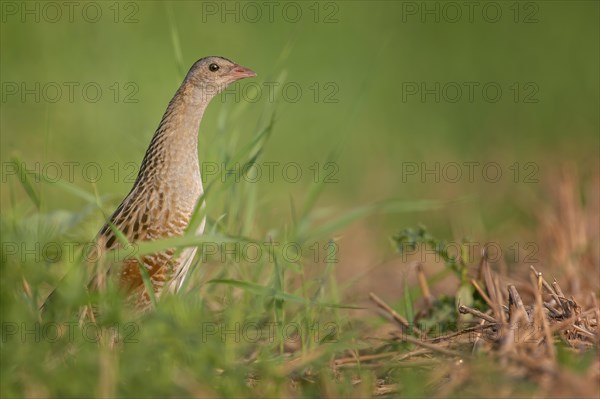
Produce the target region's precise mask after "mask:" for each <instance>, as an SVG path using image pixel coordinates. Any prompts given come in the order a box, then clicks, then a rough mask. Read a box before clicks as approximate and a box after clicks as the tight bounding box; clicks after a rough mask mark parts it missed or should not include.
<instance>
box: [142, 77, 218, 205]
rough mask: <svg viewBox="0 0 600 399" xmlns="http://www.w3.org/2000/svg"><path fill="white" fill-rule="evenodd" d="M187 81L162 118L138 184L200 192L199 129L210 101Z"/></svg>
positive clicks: (143, 163) (144, 161) (147, 152)
mask: <svg viewBox="0 0 600 399" xmlns="http://www.w3.org/2000/svg"><path fill="white" fill-rule="evenodd" d="M207 97H208V96H206V95H204V93H203V91H202V90H201V89H199V88H197V87H195V86H194V85H192V84H191V83H189V82H187V81H185V82H184V83H183V84H182V85H181V87H179V89H178V90H177V92H176V93H175V96H174V97H173V99H172V100H171V102H170V103H169V106H168V107H167V110H166V111H165V114H164V115H163V117H162V120H161V122H160V124H159V125H158V128H157V129H156V133H154V137H152V141H151V143H150V146H149V147H148V150H147V151H146V155H145V156H144V160H143V162H142V166H141V168H140V173H139V176H138V181H151V182H152V183H153V184H154V185H155V186H156V185H168V186H169V187H170V188H172V189H184V190H191V191H192V192H191V193H190V194H191V195H196V194H198V193H197V191H198V190H201V180H200V171H199V162H198V128H199V126H200V120H201V119H202V116H203V114H204V111H205V109H206V107H207V105H208V102H209V101H210V98H207Z"/></svg>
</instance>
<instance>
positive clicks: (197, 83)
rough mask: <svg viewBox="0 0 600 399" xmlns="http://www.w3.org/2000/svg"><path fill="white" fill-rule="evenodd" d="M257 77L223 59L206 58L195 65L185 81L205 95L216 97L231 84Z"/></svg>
mask: <svg viewBox="0 0 600 399" xmlns="http://www.w3.org/2000/svg"><path fill="white" fill-rule="evenodd" d="M254 76H256V73H255V72H254V71H252V70H250V69H248V68H245V67H243V66H241V65H238V64H236V63H235V62H233V61H230V60H228V59H227V58H223V57H216V56H212V57H205V58H202V59H200V60H198V61H196V62H195V63H194V65H192V67H191V68H190V71H189V72H188V74H187V76H186V78H185V80H186V81H188V82H189V83H191V84H193V85H194V87H196V88H199V89H201V90H202V91H203V92H204V93H205V94H208V95H210V96H214V95H216V94H217V93H220V92H222V91H223V90H225V88H226V87H227V86H229V85H230V84H231V83H233V82H235V81H238V80H240V79H244V78H251V77H254Z"/></svg>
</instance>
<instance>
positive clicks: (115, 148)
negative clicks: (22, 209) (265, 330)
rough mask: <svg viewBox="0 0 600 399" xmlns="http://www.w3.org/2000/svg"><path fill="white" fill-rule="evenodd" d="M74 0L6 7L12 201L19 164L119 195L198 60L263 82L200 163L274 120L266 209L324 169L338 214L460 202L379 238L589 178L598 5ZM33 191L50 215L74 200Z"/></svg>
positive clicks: (505, 219) (5, 119)
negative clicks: (233, 66)
mask: <svg viewBox="0 0 600 399" xmlns="http://www.w3.org/2000/svg"><path fill="white" fill-rule="evenodd" d="M77 4H78V5H76V6H73V7H74V8H73V9H72V10H71V9H70V8H69V7H67V6H65V5H61V3H52V4H51V5H48V4H45V3H43V2H31V3H21V2H2V24H1V34H2V35H1V47H2V57H1V61H0V65H1V74H2V77H1V80H2V109H1V126H0V127H1V131H2V149H1V152H0V154H1V157H2V165H3V170H2V194H1V199H2V206H1V211H2V212H3V213H4V212H7V209H8V208H10V207H11V205H10V201H11V200H10V198H11V197H10V196H11V195H12V196H13V197H12V201H14V202H13V203H14V204H18V206H28V205H24V204H26V203H25V202H22V201H21V199H23V198H25V193H24V191H23V190H22V189H21V187H20V186H19V185H18V184H14V185H12V186H11V185H10V184H11V183H10V181H11V179H12V176H13V172H14V171H13V169H12V167H9V166H7V162H8V161H10V160H11V157H14V156H17V157H20V158H21V159H22V160H23V161H25V165H26V166H27V168H29V169H33V170H37V171H41V172H42V173H44V172H47V173H48V174H49V175H52V176H55V175H56V170H57V164H58V171H59V173H60V174H61V175H62V178H63V179H68V180H72V182H73V183H74V184H75V185H77V186H78V187H80V188H82V189H83V190H85V191H88V192H90V193H94V192H96V193H99V194H100V195H106V194H114V196H115V197H114V198H115V201H117V202H118V200H119V199H120V198H122V196H123V195H124V194H125V193H126V192H127V191H128V190H129V188H130V186H131V184H132V178H133V177H134V175H132V173H133V171H134V168H135V167H137V165H139V162H140V161H141V159H142V157H143V154H144V151H145V148H146V146H147V145H148V143H149V141H150V138H151V136H152V134H153V132H154V129H155V128H156V126H157V124H158V122H159V121H160V118H161V116H162V112H163V111H164V109H165V107H166V105H167V103H168V101H169V100H170V98H171V96H172V94H173V93H174V92H175V90H176V89H177V87H178V85H179V84H180V82H181V80H182V78H183V76H184V74H185V73H186V72H187V69H188V68H189V67H190V66H191V64H192V63H193V62H194V61H196V60H197V59H198V58H201V57H203V56H206V55H222V56H225V57H228V58H231V59H232V60H234V61H236V62H238V63H240V64H242V65H244V66H247V67H250V68H252V69H253V70H255V71H256V72H257V73H258V77H257V78H255V79H253V80H245V81H242V82H240V83H238V84H237V85H236V86H235V87H232V88H230V89H228V91H227V92H226V93H225V94H222V95H221V96H220V98H218V99H217V100H215V101H213V103H212V104H211V106H210V107H209V109H208V112H207V113H206V114H205V117H204V120H203V122H202V126H201V129H200V137H201V139H200V143H201V148H200V153H201V157H202V158H201V160H203V161H206V162H217V167H218V169H219V171H220V172H222V170H221V168H220V162H221V161H222V160H220V159H219V154H220V152H219V151H218V150H215V148H220V147H223V146H226V145H227V144H226V143H228V142H231V141H234V140H236V141H237V142H239V143H245V142H247V141H248V140H250V137H252V135H253V134H254V132H255V131H256V129H257V126H261V125H264V123H265V121H268V119H269V118H271V116H272V115H273V113H274V114H275V129H274V131H273V135H272V137H271V139H270V141H269V142H268V144H267V146H266V151H265V153H264V154H263V158H262V162H280V165H279V166H276V167H275V169H273V170H274V172H275V173H274V178H273V181H272V182H271V181H269V179H267V178H266V176H265V175H263V178H261V179H259V182H258V183H257V184H259V191H258V192H259V193H260V198H261V209H263V210H264V212H265V214H264V215H263V216H262V217H263V218H264V220H269V219H270V218H273V219H277V218H281V217H282V215H288V214H289V203H290V201H289V198H290V197H291V198H292V199H294V200H295V201H297V202H301V201H302V199H303V196H304V195H305V193H306V191H307V190H308V188H309V187H310V186H311V184H313V180H314V179H315V166H316V169H317V170H319V175H318V177H317V180H318V179H323V178H325V177H326V176H329V173H333V175H331V176H330V177H333V178H334V180H332V181H331V182H329V183H327V184H326V193H325V197H324V199H323V200H322V202H323V205H333V206H336V207H340V210H343V209H345V207H350V206H355V205H358V204H364V203H370V202H373V201H377V200H381V199H385V198H402V199H442V200H448V201H452V200H455V199H458V198H467V200H466V202H465V201H463V202H459V203H458V204H455V205H452V206H450V212H448V209H446V210H443V211H440V212H427V213H424V214H416V215H405V214H404V215H399V216H397V217H396V216H393V215H390V216H387V217H386V218H385V220H381V222H382V223H384V225H385V226H386V230H385V231H383V232H382V237H385V236H386V234H387V233H388V232H391V231H393V230H394V229H396V228H398V226H404V225H411V224H413V223H415V222H419V221H423V222H426V223H427V224H428V225H431V226H433V227H436V228H440V229H443V230H447V229H450V228H451V227H450V226H451V225H454V227H452V228H453V229H454V228H457V229H458V231H459V232H460V234H463V233H464V234H473V235H475V236H477V235H482V234H485V232H490V231H492V232H494V231H501V230H505V229H508V227H507V226H509V227H514V226H520V227H523V226H527V225H528V224H529V223H530V222H531V214H532V213H533V212H532V209H530V208H528V207H530V206H532V204H535V201H533V200H534V199H535V198H539V197H536V195H537V194H536V193H539V192H540V187H541V186H542V185H543V184H544V183H545V182H548V181H550V182H551V181H552V180H553V178H554V177H553V176H554V175H553V174H554V173H555V172H556V169H555V168H558V167H560V165H562V164H564V163H572V164H575V165H576V166H577V167H578V169H579V170H580V173H581V174H582V176H583V178H584V179H585V178H590V176H592V174H593V173H594V171H595V170H597V168H598V151H599V135H598V131H599V114H598V109H599V95H598V93H599V76H598V75H599V74H598V71H599V65H598V62H599V31H598V19H599V11H598V10H599V7H598V3H597V2H589V1H580V2H578V1H568V2H567V1H548V2H518V3H517V2H491V3H486V2H481V3H480V2H477V3H476V4H474V5H471V6H466V5H464V4H462V3H460V2H458V3H455V2H451V3H444V2H388V1H384V2H377V1H368V2H367V1H349V2H339V3H335V2H321V3H314V2H291V3H286V2H275V3H273V4H272V5H265V4H263V3H261V2H249V3H244V2H195V1H178V2H170V3H168V4H167V3H161V2H151V1H144V2H121V3H111V2H91V3H85V2H82V3H77ZM71 87H72V91H71V89H70V88H71ZM274 87H277V89H278V90H275V91H274V92H273V95H272V96H271V92H270V88H274ZM57 88H58V91H57ZM98 88H99V89H100V92H98V91H97V90H98ZM470 88H471V89H470ZM281 89H283V90H281ZM457 90H459V91H457ZM498 90H499V91H498ZM71 94H72V98H71V97H70V96H71ZM332 153H335V154H337V157H336V158H335V160H334V161H335V166H331V165H326V164H325V162H326V161H327V160H328V159H329V158H328V157H329V156H330V155H331V154H332ZM71 162H74V163H77V164H73V165H74V166H73V167H72V168H73V169H70V168H71V167H70V166H69V164H68V163H71ZM292 162H295V163H297V165H292V166H291V167H292V169H287V170H285V171H284V170H283V166H285V165H288V164H289V163H292ZM55 163H56V164H55ZM89 163H94V164H93V165H92V166H89V167H88V168H91V169H85V167H86V165H88V164H89ZM315 163H316V164H315ZM436 163H437V166H436ZM465 163H475V164H473V165H475V166H473V168H474V169H472V171H473V172H474V174H473V178H471V177H470V175H469V167H468V166H467V164H465ZM490 163H493V164H490ZM36 165H38V166H36ZM97 165H99V166H100V168H101V172H102V175H101V177H100V178H99V179H98V180H97V181H96V182H90V181H89V180H90V177H91V178H93V177H94V176H95V175H96V171H97ZM298 165H299V167H300V171H301V172H302V177H301V178H300V179H299V180H298V181H297V182H296V181H294V182H291V181H290V180H294V175H295V171H296V170H297V169H298V168H297V167H296V166H298ZM457 165H458V166H459V167H460V173H461V174H460V175H456V173H457V171H459V170H458V169H457V168H456V166H457ZM486 165H490V166H489V167H491V169H485V170H484V166H486ZM36 167H37V169H36ZM415 167H416V169H415ZM436 168H437V169H436ZM267 169H268V166H265V164H262V171H263V173H264V174H266V172H267ZM425 170H434V172H432V173H429V174H425V175H421V172H423V171H425ZM71 171H72V179H71V175H70V173H71ZM498 171H500V172H501V173H502V175H501V176H498V177H496V173H497V172H498ZM286 172H287V174H286ZM409 172H410V173H409ZM413 172H415V174H412V173H413ZM127 176H128V177H129V180H128V179H126V178H125V177H127ZM215 176H216V177H217V178H218V177H219V176H220V175H214V176H205V178H206V179H207V180H211V179H214V178H215ZM86 178H87V179H86ZM36 187H37V189H38V190H39V191H40V196H42V197H43V199H44V201H43V203H44V208H45V209H44V210H45V211H52V210H56V209H78V208H80V207H81V206H82V205H83V201H82V200H81V199H80V198H78V197H77V196H66V195H65V192H64V191H62V190H56V189H55V188H54V187H53V185H52V184H44V183H40V184H38V185H37V186H36ZM542 199H543V197H542ZM532 201H533V202H532ZM114 205H116V202H115V203H114ZM114 205H112V206H113V207H114ZM109 208H110V207H109Z"/></svg>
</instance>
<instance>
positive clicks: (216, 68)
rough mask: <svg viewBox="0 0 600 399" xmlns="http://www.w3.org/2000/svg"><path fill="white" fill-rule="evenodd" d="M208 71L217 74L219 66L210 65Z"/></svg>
mask: <svg viewBox="0 0 600 399" xmlns="http://www.w3.org/2000/svg"><path fill="white" fill-rule="evenodd" d="M208 70H209V71H211V72H217V71H218V70H219V66H218V65H217V64H210V65H209V66H208Z"/></svg>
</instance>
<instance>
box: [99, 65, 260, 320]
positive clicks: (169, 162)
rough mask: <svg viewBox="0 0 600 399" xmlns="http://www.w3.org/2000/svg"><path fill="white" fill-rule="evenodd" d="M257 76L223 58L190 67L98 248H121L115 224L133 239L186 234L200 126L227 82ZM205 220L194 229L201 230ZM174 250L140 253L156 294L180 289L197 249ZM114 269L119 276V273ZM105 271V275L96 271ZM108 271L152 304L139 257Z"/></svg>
mask: <svg viewBox="0 0 600 399" xmlns="http://www.w3.org/2000/svg"><path fill="white" fill-rule="evenodd" d="M253 76H256V74H255V73H254V72H253V71H251V70H249V69H247V68H244V67H241V66H239V65H237V64H235V63H233V62H232V61H230V60H228V59H226V58H222V57H206V58H202V59H200V60H199V61H197V62H196V63H194V65H193V66H192V67H191V69H190V71H189V72H188V74H187V75H186V77H185V79H184V80H183V83H182V84H181V86H180V87H179V89H178V90H177V92H176V93H175V96H174V97H173V99H172V100H171V101H170V103H169V105H168V107H167V110H166V111H165V113H164V115H163V117H162V120H161V122H160V124H159V125H158V128H157V130H156V133H155V134H154V136H153V138H152V141H151V142H150V146H149V147H148V149H147V151H146V154H145V156H144V159H143V161H142V164H141V166H140V171H139V174H138V177H137V179H136V181H135V183H134V185H133V188H132V189H131V191H130V192H129V194H128V195H127V197H126V198H125V199H124V200H123V202H122V203H121V205H119V207H118V208H117V210H116V211H115V212H114V213H113V215H112V216H111V217H110V220H109V223H107V224H105V225H104V227H102V229H101V230H100V232H99V233H98V236H97V238H96V241H97V243H98V246H97V247H99V248H100V252H105V251H110V250H114V249H116V248H119V246H120V243H119V240H118V239H117V237H116V235H115V232H114V230H113V228H111V227H110V224H112V225H113V226H114V227H116V228H117V229H118V230H120V231H121V232H122V233H123V235H124V236H125V237H126V238H127V240H128V241H129V242H137V241H153V240H157V239H160V238H165V237H173V236H179V235H182V234H183V233H184V231H185V230H186V228H187V227H188V224H189V222H190V218H191V216H192V213H193V211H194V209H195V207H196V204H197V202H198V200H199V198H200V196H201V194H202V181H201V178H200V169H199V161H198V128H199V126H200V121H201V119H202V116H203V114H204V111H205V109H206V107H207V106H208V104H209V102H210V101H211V99H212V98H213V97H214V96H215V95H216V94H218V93H219V92H221V91H222V90H224V89H225V88H226V87H227V86H228V85H229V84H231V83H233V82H235V81H237V80H240V79H243V78H247V77H253ZM203 229H204V221H202V223H201V224H200V226H199V227H198V229H197V230H196V234H201V233H202V231H203ZM174 253H175V250H174V249H169V250H165V251H162V252H158V253H154V254H151V255H144V256H142V257H141V260H142V262H143V266H144V267H145V268H146V270H147V271H148V275H149V276H150V281H151V282H152V286H153V289H154V294H155V296H156V298H158V297H160V294H161V293H162V292H163V289H164V288H165V287H166V286H168V288H169V289H170V290H172V291H177V290H178V289H179V288H180V287H181V284H182V282H183V280H184V278H185V276H186V274H187V269H188V268H189V266H190V264H191V262H192V258H193V257H194V254H195V248H188V249H185V250H184V251H182V252H181V254H180V255H179V256H178V257H177V259H174V258H173V255H174ZM115 272H117V273H118V275H115ZM98 273H101V274H98ZM98 273H97V274H95V275H94V276H92V280H91V282H90V285H89V288H90V290H96V289H98V288H99V285H102V284H103V282H104V281H105V277H106V276H105V275H104V272H98ZM109 273H110V274H112V275H115V276H116V277H117V278H118V281H119V284H120V286H121V287H122V288H123V289H124V290H125V291H126V292H127V301H128V303H129V304H131V305H133V306H134V307H135V308H137V309H139V310H147V309H149V308H150V307H151V301H150V296H149V295H148V292H146V289H145V286H144V283H143V280H142V276H141V273H140V269H139V265H138V262H137V260H136V259H125V260H124V261H123V263H122V265H120V267H114V266H113V267H111V270H109Z"/></svg>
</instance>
